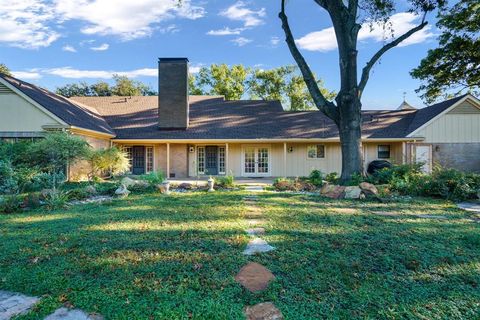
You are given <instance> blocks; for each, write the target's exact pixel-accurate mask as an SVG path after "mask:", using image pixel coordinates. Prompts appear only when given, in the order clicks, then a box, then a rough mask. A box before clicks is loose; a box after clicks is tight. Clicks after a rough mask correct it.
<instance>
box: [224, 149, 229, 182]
mask: <svg viewBox="0 0 480 320" xmlns="http://www.w3.org/2000/svg"><path fill="white" fill-rule="evenodd" d="M228 172H229V170H228V143H225V175H228Z"/></svg>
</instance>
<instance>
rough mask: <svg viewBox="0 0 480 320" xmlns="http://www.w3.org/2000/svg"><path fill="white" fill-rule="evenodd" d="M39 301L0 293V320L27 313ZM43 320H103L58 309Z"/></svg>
mask: <svg viewBox="0 0 480 320" xmlns="http://www.w3.org/2000/svg"><path fill="white" fill-rule="evenodd" d="M39 301H40V298H38V297H29V296H26V295H23V294H20V293H16V292H9V291H0V320H9V319H11V318H13V317H16V316H19V315H22V314H25V313H27V312H29V311H30V310H31V309H32V308H33V306H35V304H37V303H38V302H39ZM45 320H103V317H102V316H101V315H97V314H88V313H86V312H85V311H82V310H80V309H67V308H60V309H57V310H56V311H55V312H54V313H52V314H51V315H49V316H47V317H46V318H45Z"/></svg>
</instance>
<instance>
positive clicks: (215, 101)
mask: <svg viewBox="0 0 480 320" xmlns="http://www.w3.org/2000/svg"><path fill="white" fill-rule="evenodd" d="M71 99H73V100H74V101H78V102H81V103H83V104H86V105H90V106H93V107H95V109H97V110H98V112H99V113H100V114H101V115H102V116H103V117H104V118H105V120H106V121H107V122H108V123H109V124H110V126H111V127H112V128H113V129H114V131H115V133H116V134H117V139H290V138H291V139H309V138H316V139H328V138H338V129H337V127H336V126H335V124H334V122H333V121H331V120H330V119H329V118H327V117H326V116H325V115H324V114H323V113H321V112H319V111H303V112H288V111H284V110H283V108H282V106H281V104H280V103H279V102H278V101H256V100H241V101H224V100H223V98H221V97H208V96H191V97H190V126H189V128H188V129H187V130H159V129H158V125H157V117H158V110H157V106H158V99H157V97H131V98H124V97H73V98H71ZM414 112H415V111H410V110H407V111H405V110H401V111H397V110H396V111H364V112H363V119H364V121H363V122H364V124H363V136H364V138H402V137H405V135H406V129H407V127H408V124H409V121H410V119H411V117H412V115H413V113H414Z"/></svg>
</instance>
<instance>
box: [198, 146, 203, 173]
mask: <svg viewBox="0 0 480 320" xmlns="http://www.w3.org/2000/svg"><path fill="white" fill-rule="evenodd" d="M197 162H198V174H205V147H198V153H197Z"/></svg>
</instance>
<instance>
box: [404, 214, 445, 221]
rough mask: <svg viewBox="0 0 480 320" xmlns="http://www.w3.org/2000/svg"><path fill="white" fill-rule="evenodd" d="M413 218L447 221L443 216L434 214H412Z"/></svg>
mask: <svg viewBox="0 0 480 320" xmlns="http://www.w3.org/2000/svg"><path fill="white" fill-rule="evenodd" d="M413 216H414V217H417V218H423V219H438V220H447V219H448V218H447V217H445V216H440V215H434V214H414V215H413Z"/></svg>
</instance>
